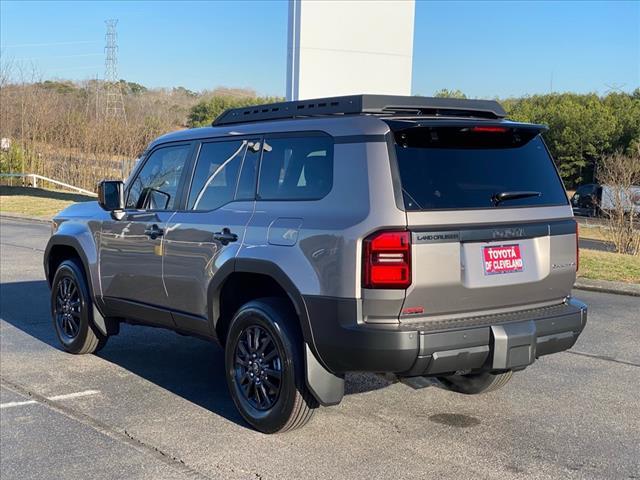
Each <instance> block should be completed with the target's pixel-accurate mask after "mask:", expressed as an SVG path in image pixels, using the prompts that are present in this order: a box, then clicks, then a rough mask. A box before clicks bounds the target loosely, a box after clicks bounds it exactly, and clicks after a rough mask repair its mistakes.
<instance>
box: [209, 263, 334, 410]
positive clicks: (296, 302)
mask: <svg viewBox="0 0 640 480" xmlns="http://www.w3.org/2000/svg"><path fill="white" fill-rule="evenodd" d="M234 272H238V273H256V274H260V275H265V276H268V277H271V278H272V279H273V280H274V281H275V282H276V283H278V285H280V287H281V288H282V289H283V290H284V291H285V292H286V294H287V296H288V297H289V299H290V300H291V303H292V304H293V306H294V308H295V310H296V314H297V316H298V319H299V321H300V329H301V330H302V335H303V340H304V343H305V350H304V352H305V353H304V357H305V360H304V362H305V372H306V375H305V378H306V382H307V386H308V387H309V390H311V393H312V394H313V396H314V397H315V398H316V399H317V400H318V401H319V402H320V404H321V405H323V406H328V405H336V404H338V403H340V401H341V400H342V397H343V396H344V377H343V376H338V375H335V374H334V373H332V372H331V371H330V370H329V369H328V368H327V367H326V365H325V364H324V362H323V361H322V358H321V357H320V355H319V354H318V351H317V350H316V347H315V342H314V340H313V331H312V330H311V323H310V321H309V312H308V310H307V306H306V304H305V301H304V298H303V296H302V294H301V293H300V291H299V290H298V288H297V287H296V286H295V284H294V283H293V281H292V280H291V279H290V278H289V276H288V275H287V274H286V273H285V272H284V271H283V270H282V269H281V268H280V267H279V266H278V265H276V264H275V263H273V262H270V261H268V260H258V259H252V258H237V257H236V258H234V259H232V260H229V261H227V262H226V263H225V264H224V265H222V266H221V267H220V269H219V270H218V271H217V272H216V274H215V276H214V278H213V280H212V281H211V283H210V284H209V289H208V298H209V315H210V321H211V325H212V328H213V331H215V327H216V322H217V319H218V317H219V315H220V302H219V298H220V291H221V289H222V286H223V285H224V282H225V281H226V279H227V278H228V277H229V275H231V274H232V273H234Z"/></svg>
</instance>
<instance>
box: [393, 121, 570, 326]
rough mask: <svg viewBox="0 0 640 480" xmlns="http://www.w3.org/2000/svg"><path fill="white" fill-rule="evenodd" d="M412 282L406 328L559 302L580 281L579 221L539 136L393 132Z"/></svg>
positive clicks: (528, 131) (505, 131)
mask: <svg viewBox="0 0 640 480" xmlns="http://www.w3.org/2000/svg"><path fill="white" fill-rule="evenodd" d="M395 139H396V146H395V150H396V157H397V162H398V170H399V176H400V180H401V183H402V188H403V195H404V202H405V208H406V210H407V225H408V228H409V230H410V231H411V233H412V266H413V270H412V271H413V281H412V285H411V287H410V288H409V289H408V290H407V295H406V298H405V303H404V306H403V311H405V312H411V314H407V315H402V316H401V319H402V320H410V319H411V317H412V316H413V315H416V312H423V313H422V314H421V315H420V314H419V315H420V316H423V315H424V316H456V315H458V316H459V315H462V314H464V315H470V314H471V315H473V314H487V313H491V312H493V311H500V310H504V309H513V308H522V306H535V305H539V306H542V305H547V304H553V303H559V302H560V301H562V299H563V298H564V297H565V296H566V295H568V294H569V293H570V290H571V287H572V285H573V282H574V280H575V272H576V242H575V222H574V220H573V219H572V212H571V208H570V207H569V205H568V200H567V197H566V194H565V191H564V187H563V185H562V182H561V181H560V178H559V176H558V174H557V171H556V169H555V167H554V165H553V162H552V160H551V158H550V156H549V154H548V152H547V149H546V147H545V145H544V143H543V141H542V139H541V138H540V135H539V130H537V129H534V128H529V127H526V126H522V127H519V128H517V127H515V126H514V127H501V126H482V127H473V126H468V125H467V126H451V127H413V128H408V129H404V130H400V131H396V133H395Z"/></svg>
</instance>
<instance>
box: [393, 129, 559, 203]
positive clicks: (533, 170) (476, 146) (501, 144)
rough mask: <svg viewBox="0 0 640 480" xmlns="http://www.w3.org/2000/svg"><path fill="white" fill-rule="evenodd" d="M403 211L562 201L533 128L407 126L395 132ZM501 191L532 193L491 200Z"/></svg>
mask: <svg viewBox="0 0 640 480" xmlns="http://www.w3.org/2000/svg"><path fill="white" fill-rule="evenodd" d="M395 140H396V146H395V149H396V157H397V162H398V170H399V173H400V181H401V184H402V192H403V198H404V204H405V208H406V209H407V210H440V209H477V208H509V207H534V206H550V205H567V204H568V199H567V197H566V194H565V190H564V186H563V185H562V182H561V180H560V178H559V176H558V173H557V171H556V169H555V167H554V165H553V160H552V159H551V157H550V156H549V153H548V152H547V149H546V147H545V145H544V143H543V142H542V139H541V138H540V135H538V134H537V132H536V131H533V132H531V131H524V132H517V131H506V132H484V131H483V132H473V131H471V129H470V128H466V129H465V128H459V127H444V128H411V129H407V130H404V131H400V132H396V133H395ZM504 192H537V193H539V195H536V196H529V197H527V198H510V199H509V200H504V201H501V202H498V203H496V202H495V198H496V195H498V194H500V193H504Z"/></svg>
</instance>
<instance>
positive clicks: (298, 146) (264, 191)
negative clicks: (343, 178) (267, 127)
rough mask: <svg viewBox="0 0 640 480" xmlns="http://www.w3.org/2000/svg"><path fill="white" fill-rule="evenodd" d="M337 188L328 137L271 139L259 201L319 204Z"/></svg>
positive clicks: (266, 146)
mask: <svg viewBox="0 0 640 480" xmlns="http://www.w3.org/2000/svg"><path fill="white" fill-rule="evenodd" d="M332 186H333V141H332V140H331V139H330V138H329V137H325V136H319V135H318V136H308V137H289V138H286V137H285V138H271V139H270V138H267V139H266V141H265V144H264V147H263V153H262V163H261V165H260V178H259V180H258V198H259V199H261V200H319V199H321V198H322V197H324V196H325V195H327V194H328V193H329V191H330V190H331V187H332Z"/></svg>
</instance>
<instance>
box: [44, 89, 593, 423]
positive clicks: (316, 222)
mask: <svg viewBox="0 0 640 480" xmlns="http://www.w3.org/2000/svg"><path fill="white" fill-rule="evenodd" d="M544 130H545V127H544V126H542V125H532V124H525V123H517V122H512V121H509V120H507V119H505V112H504V110H503V109H502V107H501V106H500V105H499V104H498V103H496V102H494V101H483V100H456V99H441V98H424V97H390V96H377V95H357V96H348V97H336V98H326V99H317V100H305V101H296V102H283V103H278V104H271V105H260V106H255V107H247V108H239V109H232V110H228V111H226V112H224V113H223V114H222V115H221V116H219V117H218V118H217V119H216V120H215V121H214V122H213V125H212V127H207V128H197V129H192V130H185V131H179V132H174V133H170V134H168V135H165V136H162V137H160V138H158V139H157V140H155V141H154V142H152V143H151V145H149V147H148V149H147V150H146V152H145V153H144V155H143V156H142V159H141V160H140V162H139V163H138V164H137V165H136V167H135V168H134V170H133V172H132V173H131V175H130V177H129V178H128V180H127V181H126V182H124V183H123V182H120V181H103V182H101V183H100V185H99V187H98V192H99V200H98V202H92V203H84V204H77V205H73V206H71V207H69V208H67V209H66V210H64V211H63V212H61V213H60V214H58V215H57V216H56V217H55V219H54V220H53V235H52V237H51V239H50V241H49V243H48V246H47V248H46V252H45V255H44V268H45V271H46V276H47V279H48V281H49V284H50V286H51V310H52V316H53V325H54V328H55V331H56V333H57V336H58V338H59V340H60V343H61V344H62V347H63V348H64V349H65V350H66V351H68V352H71V353H76V354H79V353H91V352H95V351H97V350H98V349H100V348H101V347H103V346H104V345H105V342H106V341H107V338H108V337H109V336H110V335H114V334H116V333H118V331H119V325H120V323H121V322H131V323H137V324H144V325H150V326H157V327H164V328H169V329H173V330H176V331H178V332H180V333H184V334H189V335H196V336H199V337H203V338H206V339H211V340H217V341H218V342H220V344H221V345H222V346H223V347H224V349H225V369H226V370H225V371H226V377H227V383H228V387H229V390H230V392H231V397H232V398H233V401H234V403H235V405H236V406H237V408H238V410H239V411H240V413H241V414H242V416H243V417H244V418H245V419H246V420H247V422H248V423H249V424H251V425H252V426H253V427H255V428H256V429H258V430H260V431H262V432H267V433H273V432H281V431H286V430H290V429H293V428H296V427H299V426H301V425H304V424H305V423H306V422H307V421H308V420H309V418H310V417H311V415H312V413H313V411H314V409H316V407H317V406H318V405H335V404H337V403H339V402H340V401H341V399H342V397H343V394H344V375H345V373H346V372H349V371H367V372H380V373H388V374H395V375H396V376H397V377H399V378H402V377H422V376H424V377H434V378H437V379H438V381H439V382H440V383H441V384H442V385H444V386H445V387H447V388H449V389H451V390H453V391H456V392H460V393H463V394H477V393H481V392H487V391H490V390H495V389H497V388H499V387H502V386H503V385H505V383H507V381H508V380H509V379H510V378H511V376H512V373H513V372H516V371H520V370H523V369H524V368H526V367H527V366H528V365H530V364H531V363H533V362H534V361H535V360H536V358H538V357H540V356H542V355H548V354H551V353H555V352H560V351H562V350H566V349H568V348H570V347H571V346H572V345H573V344H574V343H575V341H576V339H577V338H578V336H579V335H580V333H581V331H582V330H583V328H584V326H585V323H586V319H587V307H586V305H584V304H583V303H581V302H580V301H578V300H576V299H575V298H573V297H572V296H571V289H572V286H573V283H574V281H575V276H576V270H577V268H578V242H577V240H578V235H577V234H578V232H577V228H576V222H575V221H574V219H573V214H572V209H571V206H570V204H569V202H568V200H567V197H566V194H565V190H564V188H563V185H562V181H561V179H560V177H559V175H558V173H557V171H556V168H555V166H554V163H553V161H552V158H551V156H550V154H549V151H548V150H547V148H546V146H545V144H544V141H543V139H542V136H541V133H542V132H543V131H544Z"/></svg>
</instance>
